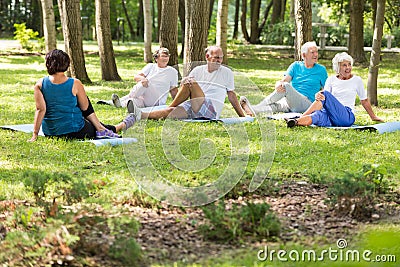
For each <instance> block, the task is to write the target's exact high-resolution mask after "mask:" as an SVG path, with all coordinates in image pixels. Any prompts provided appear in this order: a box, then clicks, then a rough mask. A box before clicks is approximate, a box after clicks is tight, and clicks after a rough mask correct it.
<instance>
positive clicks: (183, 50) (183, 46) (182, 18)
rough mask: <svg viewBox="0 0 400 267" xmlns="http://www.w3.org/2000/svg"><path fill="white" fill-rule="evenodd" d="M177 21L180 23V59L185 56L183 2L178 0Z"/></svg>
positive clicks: (183, 0)
mask: <svg viewBox="0 0 400 267" xmlns="http://www.w3.org/2000/svg"><path fill="white" fill-rule="evenodd" d="M178 14H179V21H180V23H181V39H182V48H181V54H180V58H183V56H184V54H185V0H179V9H178Z"/></svg>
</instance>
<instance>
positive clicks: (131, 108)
mask: <svg viewBox="0 0 400 267" xmlns="http://www.w3.org/2000/svg"><path fill="white" fill-rule="evenodd" d="M126 108H127V109H128V113H129V114H133V116H135V118H136V121H139V120H140V119H141V118H142V110H141V109H140V108H138V107H137V106H136V104H135V103H134V102H133V100H132V99H130V100H128V103H127V104H126Z"/></svg>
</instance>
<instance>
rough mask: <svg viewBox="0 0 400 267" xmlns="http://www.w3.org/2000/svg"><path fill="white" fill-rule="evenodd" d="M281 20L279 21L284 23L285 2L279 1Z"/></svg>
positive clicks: (283, 0)
mask: <svg viewBox="0 0 400 267" xmlns="http://www.w3.org/2000/svg"><path fill="white" fill-rule="evenodd" d="M281 1H282V4H281V18H280V20H279V21H281V22H283V21H285V13H286V0H281Z"/></svg>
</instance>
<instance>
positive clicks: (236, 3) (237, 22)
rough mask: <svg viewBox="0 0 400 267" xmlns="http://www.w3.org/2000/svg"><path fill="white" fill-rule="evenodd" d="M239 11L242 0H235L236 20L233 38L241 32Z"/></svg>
mask: <svg viewBox="0 0 400 267" xmlns="http://www.w3.org/2000/svg"><path fill="white" fill-rule="evenodd" d="M239 11H240V0H235V22H234V26H233V37H232V39H233V40H236V39H237V38H238V33H239Z"/></svg>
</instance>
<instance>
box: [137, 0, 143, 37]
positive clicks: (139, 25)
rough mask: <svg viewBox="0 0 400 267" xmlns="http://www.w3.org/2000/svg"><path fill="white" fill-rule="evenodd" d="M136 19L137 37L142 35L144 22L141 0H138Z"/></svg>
mask: <svg viewBox="0 0 400 267" xmlns="http://www.w3.org/2000/svg"><path fill="white" fill-rule="evenodd" d="M138 11H139V12H138V16H137V18H136V33H137V35H138V36H143V34H144V20H143V0H139V10H138Z"/></svg>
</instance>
